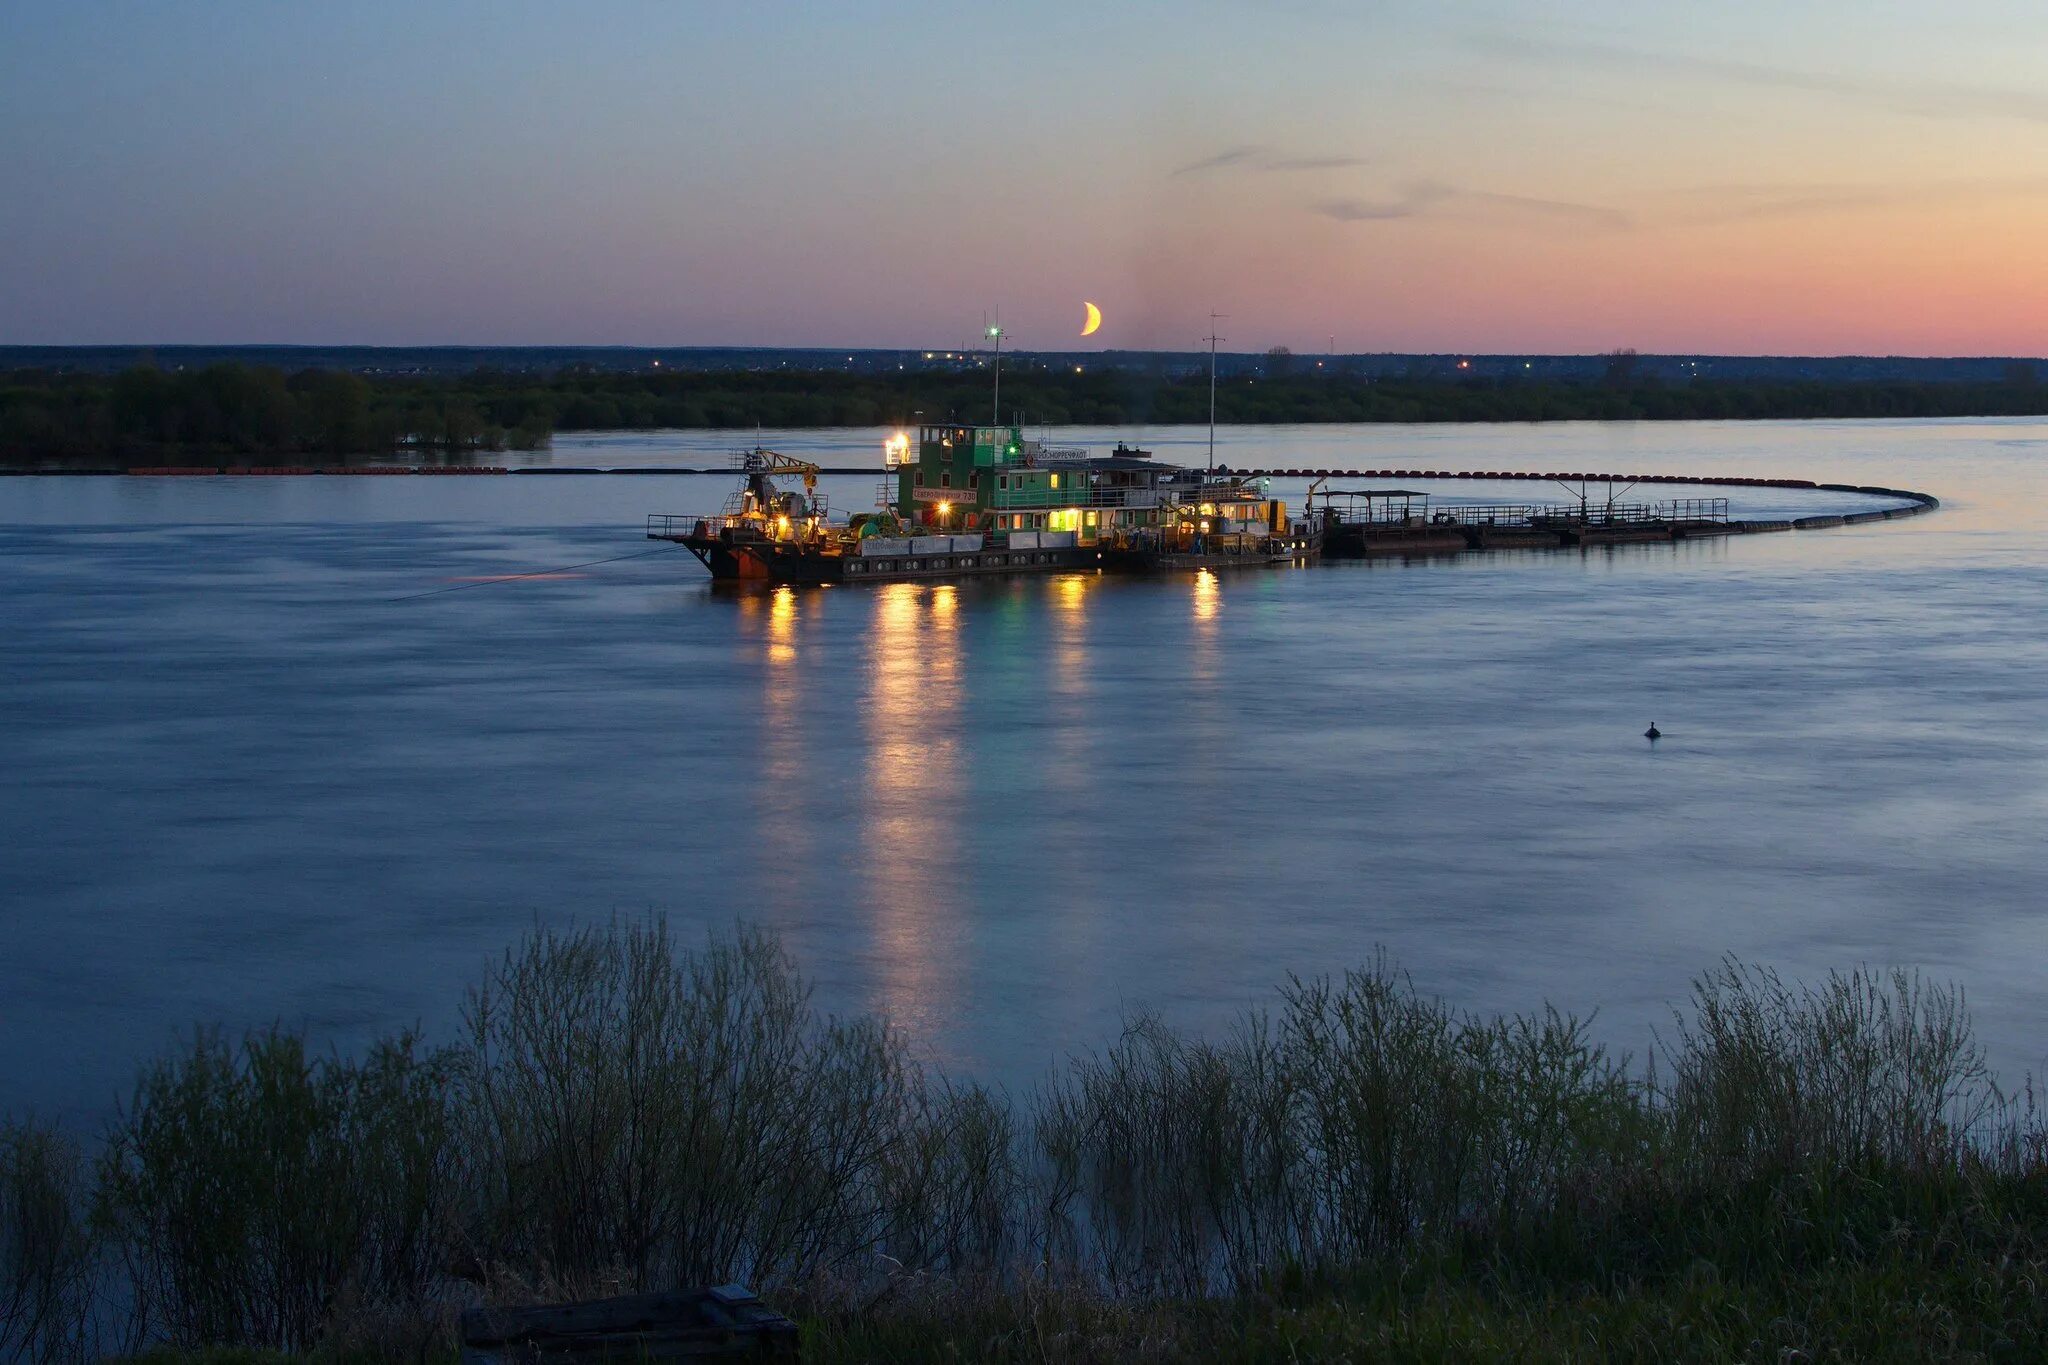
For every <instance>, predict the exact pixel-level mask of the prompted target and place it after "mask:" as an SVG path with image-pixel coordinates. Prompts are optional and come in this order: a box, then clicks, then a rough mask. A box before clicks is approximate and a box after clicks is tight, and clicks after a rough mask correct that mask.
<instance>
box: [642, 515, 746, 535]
mask: <svg viewBox="0 0 2048 1365" xmlns="http://www.w3.org/2000/svg"><path fill="white" fill-rule="evenodd" d="M746 524H747V518H745V517H735V516H718V515H713V514H710V513H705V512H649V513H648V514H647V538H648V539H649V540H682V539H685V538H687V537H692V536H709V537H711V538H713V539H716V538H717V537H718V536H719V535H720V534H721V533H723V532H724V531H725V530H726V529H727V528H728V527H737V526H743V525H746Z"/></svg>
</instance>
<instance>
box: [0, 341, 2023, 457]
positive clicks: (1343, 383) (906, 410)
mask: <svg viewBox="0 0 2048 1365" xmlns="http://www.w3.org/2000/svg"><path fill="white" fill-rule="evenodd" d="M990 402H991V391H990V383H989V376H988V375H987V373H985V372H983V371H978V370H972V369H968V370H958V371H932V370H927V371H921V372H904V373H902V374H896V375H890V374H880V375H877V374H854V373H845V372H838V371H820V372H799V371H783V370H775V371H692V372H680V371H677V372H663V371H658V370H654V371H646V372H638V371H634V372H617V371H596V370H590V369H587V368H582V367H569V368H565V369H563V370H559V371H556V372H553V373H550V374H545V375H535V374H528V373H511V372H506V371H495V370H475V371H471V372H469V373H467V374H462V375H454V376H440V375H407V376H396V375H368V376H366V375H360V374H354V373H350V372H347V371H342V370H331V369H307V370H300V371H297V372H293V373H287V372H285V371H283V370H278V369H272V368H266V367H263V366H249V365H241V364H219V365H209V366H206V367H204V368H200V369H178V370H164V369H159V368H156V367H154V366H151V365H138V366H136V367H134V368H131V369H128V370H125V371H122V372H120V373H118V374H111V375H109V374H100V373H84V372H58V371H49V370H17V371H13V372H10V373H7V374H4V375H0V463H8V464H14V465H24V464H42V463H56V464H62V463H81V462H99V463H103V464H176V463H179V462H181V461H185V460H188V459H190V460H197V459H207V460H218V459H222V458H227V459H231V460H242V461H247V462H251V463H262V462H265V461H275V460H282V459H297V458H303V457H306V456H315V455H317V456H324V457H332V458H335V459H347V458H350V457H359V456H367V457H388V456H391V455H393V454H397V453H400V452H405V451H419V452H447V453H454V454H474V453H479V452H492V451H500V450H531V449H536V448H540V447H543V446H545V445H547V444H548V442H549V440H550V438H551V437H552V435H553V434H554V433H555V432H558V431H604V430H646V429H654V428H672V427H673V428H747V427H754V426H762V427H772V428H800V427H841V426H849V427H866V426H877V425H885V424H893V423H902V422H909V421H914V420H918V419H919V418H923V419H926V420H967V421H979V420H986V419H987V417H988V416H989V405H990ZM1002 403H1003V412H1004V415H1005V416H1006V417H1011V418H1014V417H1019V416H1021V417H1022V418H1023V419H1024V420H1025V421H1027V422H1029V423H1032V424H1039V423H1044V424H1049V425H1053V426H1061V425H1088V426H1147V425H1159V426H1165V425H1174V424H1182V423H1196V422H1204V421H1206V420H1207V419H1208V410H1209V409H1208V403H1209V388H1208V380H1207V378H1206V377H1205V376H1201V375H1187V374H1166V373H1159V372H1153V371H1146V370H1138V369H1108V370H1101V371H1090V372H1081V373H1068V372H1065V371H1063V370H1054V369H1051V368H1048V367H1046V366H1043V365H1033V364H1031V363H1030V362H1018V363H1017V364H1016V365H1015V366H1014V368H1012V367H1009V366H1006V367H1005V371H1004V374H1003V389H1002ZM1216 415H1217V418H1218V420H1220V421H1222V422H1226V423H1245V424H1261V423H1265V424H1271V423H1324V422H1365V423H1377V422H1429V423H1435V422H1550V421H1681V420H1728V419H1736V420H1743V419H1788V418H1832V419H1854V418H1907V417H1999V416H2042V415H2048V384H2044V383H2042V382H2041V381H2040V379H2039V378H2038V377H2037V376H2036V374H2035V373H2034V372H2033V371H2032V370H2030V369H2024V368H2023V369H2021V370H2018V371H2016V372H2015V373H2013V374H2010V375H2008V376H2007V377H2006V378H2005V379H2003V380H2001V381H1999V382H1944V381H1871V382H1840V381H1827V380H1808V381H1779V380H1761V379H1741V380H1716V379H1704V378H1703V379H1695V380H1690V381H1686V382H1682V383H1681V382H1668V381H1664V380H1661V379H1658V378H1656V377H1639V376H1637V375H1634V374H1631V373H1629V372H1628V371H1627V370H1626V369H1625V368H1623V369H1621V370H1619V371H1618V372H1611V373H1609V374H1608V375H1607V376H1605V377H1604V378H1602V379H1598V380H1587V381H1568V380H1518V379H1500V378H1476V379H1460V380H1447V379H1441V378H1368V377H1363V376H1357V375H1344V374H1336V375H1330V374H1325V373H1323V372H1321V371H1310V372H1307V373H1302V372H1298V371H1296V370H1295V369H1294V368H1293V367H1292V366H1290V365H1287V364H1284V363H1281V362H1278V361H1276V362H1275V364H1274V365H1273V367H1272V372H1271V373H1267V374H1265V375H1263V376H1251V377H1247V376H1234V377H1231V378H1228V379H1227V380H1225V382H1223V383H1222V384H1221V385H1220V386H1219V388H1218V390H1217V395H1216Z"/></svg>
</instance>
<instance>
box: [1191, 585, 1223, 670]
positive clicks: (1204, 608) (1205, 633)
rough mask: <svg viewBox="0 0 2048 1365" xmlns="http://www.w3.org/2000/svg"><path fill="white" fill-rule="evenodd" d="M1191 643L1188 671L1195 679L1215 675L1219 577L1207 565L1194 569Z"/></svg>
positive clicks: (1220, 596)
mask: <svg viewBox="0 0 2048 1365" xmlns="http://www.w3.org/2000/svg"><path fill="white" fill-rule="evenodd" d="M1193 587H1194V597H1193V605H1194V610H1195V638H1194V644H1193V646H1192V647H1191V648H1190V650H1189V651H1188V674H1189V676H1190V677H1191V678H1193V679H1194V680H1195V681H1197V682H1211V681H1214V679H1215V677H1216V617H1217V614H1218V613H1219V612H1221V611H1222V610H1223V581H1222V580H1221V579H1219V578H1218V577H1216V575H1215V574H1214V573H1212V572H1210V571H1209V570H1207V569H1197V570H1195V581H1194V585H1193Z"/></svg>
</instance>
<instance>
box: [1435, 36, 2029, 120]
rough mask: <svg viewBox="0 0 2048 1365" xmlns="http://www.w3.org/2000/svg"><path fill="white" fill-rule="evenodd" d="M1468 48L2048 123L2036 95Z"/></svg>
mask: <svg viewBox="0 0 2048 1365" xmlns="http://www.w3.org/2000/svg"><path fill="white" fill-rule="evenodd" d="M1468 41H1469V42H1470V44H1471V45H1472V46H1473V47H1475V48H1477V49H1479V50H1481V51H1485V52H1490V53H1493V54H1495V55H1497V56H1499V55H1505V56H1509V57H1516V58H1535V59H1538V60H1542V61H1549V62H1568V63H1571V64H1574V65H1578V66H1597V67H1602V68H1611V69H1620V70H1628V71H1642V70H1645V69H1657V70H1663V71H1668V72H1674V73H1678V74H1681V75H1689V76H1699V77H1704V78H1707V79H1710V80H1722V81H1728V82H1730V83H1733V84H1736V85H1747V86H1751V87H1753V88H1757V89H1767V90H1792V91H1797V92H1800V93H1803V94H1810V95H1824V96H1830V97H1833V98H1836V99H1842V100H1848V101H1850V102H1852V103H1857V104H1863V105H1867V106H1875V107H1878V108H1882V109H1888V110H1890V111H1891V112H1893V113H1899V114H1913V115H1917V116H1919V117H1922V118H2007V119H2019V120H2022V121H2024V122H2028V123H2048V93H2044V92H2041V91H2036V90H2019V89H2013V88H2010V87H1999V86H1974V85H1949V84H1928V83H1924V82H1918V81H1905V80H1886V79H1882V78H1878V77H1864V76H1838V75H1829V74H1826V73H1821V72H1813V71H1799V70H1795V69H1793V68H1791V67H1780V66H1768V65H1765V64H1763V63H1760V62H1743V61H1734V60H1731V59H1728V58H1721V57H1694V56H1689V55H1685V54H1682V53H1671V52H1652V51H1644V50H1641V49H1637V48H1628V47H1616V46H1613V45H1610V44H1607V43H1563V42H1553V41H1549V40H1545V39H1538V38H1509V37H1502V36H1499V35H1494V34H1481V35H1474V36H1473V37H1472V38H1470V39H1469V40H1468Z"/></svg>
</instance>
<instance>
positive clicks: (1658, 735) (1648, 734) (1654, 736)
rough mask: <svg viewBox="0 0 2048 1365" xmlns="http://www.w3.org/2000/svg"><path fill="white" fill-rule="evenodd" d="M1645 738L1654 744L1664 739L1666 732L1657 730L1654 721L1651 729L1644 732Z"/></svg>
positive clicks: (1651, 723)
mask: <svg viewBox="0 0 2048 1365" xmlns="http://www.w3.org/2000/svg"><path fill="white" fill-rule="evenodd" d="M1643 738H1644V739H1647V740H1649V741H1650V742H1651V743H1653V744H1654V743H1655V742H1656V741H1658V740H1660V739H1662V738H1664V732H1663V731H1662V730H1659V729H1658V728H1657V722H1656V721H1654V720H1653V721H1651V722H1650V728H1649V729H1647V730H1645V731H1643Z"/></svg>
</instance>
